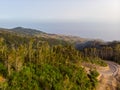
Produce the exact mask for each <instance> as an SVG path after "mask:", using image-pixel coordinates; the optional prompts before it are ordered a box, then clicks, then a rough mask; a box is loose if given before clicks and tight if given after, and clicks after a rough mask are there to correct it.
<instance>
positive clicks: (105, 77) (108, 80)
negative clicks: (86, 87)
mask: <svg viewBox="0 0 120 90" xmlns="http://www.w3.org/2000/svg"><path fill="white" fill-rule="evenodd" d="M106 63H107V64H108V66H109V68H108V69H107V70H106V69H103V70H98V72H99V73H100V79H99V82H100V84H99V86H98V87H97V90H116V87H117V78H116V76H117V75H118V74H119V72H120V71H119V69H120V66H119V65H118V64H117V63H114V62H110V61H106Z"/></svg>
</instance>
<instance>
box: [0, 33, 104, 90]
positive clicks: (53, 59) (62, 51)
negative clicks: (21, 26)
mask: <svg viewBox="0 0 120 90" xmlns="http://www.w3.org/2000/svg"><path fill="white" fill-rule="evenodd" d="M52 41H54V42H52ZM51 42H52V43H51ZM83 61H86V62H90V63H93V64H98V65H102V66H105V63H104V62H103V61H101V60H100V58H97V57H85V56H84V55H83V53H82V52H79V51H77V50H76V49H75V48H74V47H73V46H72V45H71V44H69V43H68V42H66V41H61V42H60V43H58V40H57V39H56V40H54V39H49V38H48V39H44V38H42V39H41V38H36V37H33V36H21V35H17V34H16V33H15V34H14V33H11V32H6V31H1V32H0V78H1V79H0V88H1V89H2V90H93V89H94V88H95V87H96V85H97V83H98V81H97V79H96V78H97V76H98V75H99V74H98V73H97V72H96V70H90V71H89V73H87V72H86V71H85V69H84V68H82V64H81V63H82V62H83Z"/></svg>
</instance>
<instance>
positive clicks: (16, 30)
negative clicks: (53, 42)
mask: <svg viewBox="0 0 120 90" xmlns="http://www.w3.org/2000/svg"><path fill="white" fill-rule="evenodd" d="M1 30H2V31H3V30H4V31H7V32H11V33H16V34H18V35H22V36H35V37H42V38H51V39H58V40H64V41H67V42H71V43H77V42H84V41H87V40H88V39H85V38H80V37H77V36H65V35H57V34H49V33H46V32H43V31H40V30H36V29H29V28H23V27H16V28H13V29H0V31H1Z"/></svg>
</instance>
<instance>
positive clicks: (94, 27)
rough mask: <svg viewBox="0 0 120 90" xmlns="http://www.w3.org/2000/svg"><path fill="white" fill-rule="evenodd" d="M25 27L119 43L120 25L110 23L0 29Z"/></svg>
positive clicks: (10, 25)
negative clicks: (117, 41)
mask: <svg viewBox="0 0 120 90" xmlns="http://www.w3.org/2000/svg"><path fill="white" fill-rule="evenodd" d="M18 26H20V27H25V28H32V29H38V30H40V31H43V32H46V33H52V34H64V35H73V36H79V37H82V38H90V39H102V40H105V41H112V40H119V41H120V23H110V22H107V23H106V22H10V21H9V22H5V21H3V22H2V21H0V27H1V28H14V27H18Z"/></svg>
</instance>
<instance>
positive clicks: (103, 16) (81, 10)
mask: <svg viewBox="0 0 120 90" xmlns="http://www.w3.org/2000/svg"><path fill="white" fill-rule="evenodd" d="M41 22H89V23H90V22H104V23H113V24H117V25H118V23H120V0H0V27H15V26H18V25H19V26H25V27H32V28H42V29H43V30H46V32H51V33H54V32H55V33H57V30H61V31H60V33H62V34H64V32H65V34H67V33H69V34H73V35H78V34H79V33H80V32H81V28H83V27H80V26H81V25H80V26H79V25H78V26H79V27H78V28H75V26H74V29H71V28H72V27H70V28H69V25H67V26H65V25H64V26H62V27H63V28H61V27H59V26H61V25H58V27H57V29H56V27H53V26H50V24H49V25H48V24H46V25H43V26H42V25H41V24H39V23H41ZM33 23H34V24H33ZM35 23H37V24H35ZM40 25H41V26H40ZM84 25H85V23H84ZM90 25H91V24H90ZM119 25H120V24H119ZM119 25H118V26H119ZM47 26H48V27H47ZM118 26H116V27H115V26H114V27H112V28H113V29H110V30H109V35H110V37H114V39H115V38H117V39H118V36H117V37H116V34H118V33H120V27H119V28H118ZM50 27H52V28H50ZM64 27H65V28H64ZM84 27H86V26H84ZM96 27H97V26H95V25H93V26H90V27H88V28H87V29H85V28H84V29H82V30H84V31H83V34H82V33H81V34H80V36H84V35H85V37H87V33H88V32H92V30H93V29H94V31H95V30H96V33H94V34H89V35H88V37H91V38H92V37H95V38H97V37H100V38H103V36H104V38H105V35H103V34H101V35H99V31H100V28H101V27H102V26H101V27H99V30H98V28H97V29H96ZM107 27H108V26H107ZM46 28H47V29H46ZM49 28H50V29H49ZM116 28H117V30H116ZM55 30H56V31H55ZM90 30H91V31H90ZM105 30H106V28H104V29H103V27H102V29H101V31H100V32H102V31H103V33H104V31H105ZM75 31H76V32H75ZM58 33H59V31H58ZM113 33H115V34H113ZM95 35H98V36H95ZM111 35H112V36H111ZM108 38H109V37H108ZM119 38H120V37H119Z"/></svg>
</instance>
